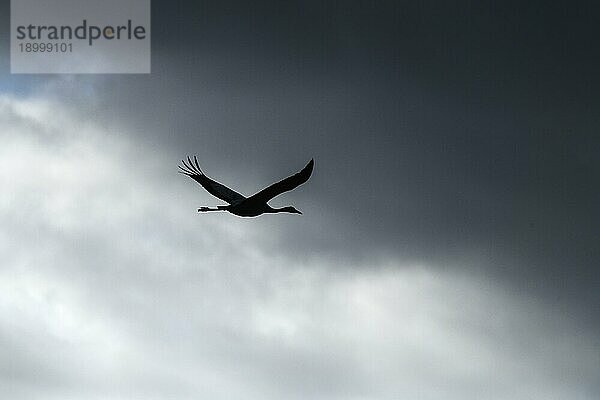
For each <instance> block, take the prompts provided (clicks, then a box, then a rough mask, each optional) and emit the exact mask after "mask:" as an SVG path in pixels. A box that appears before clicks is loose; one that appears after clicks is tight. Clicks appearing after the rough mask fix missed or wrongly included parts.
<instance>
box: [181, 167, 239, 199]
mask: <svg viewBox="0 0 600 400" xmlns="http://www.w3.org/2000/svg"><path fill="white" fill-rule="evenodd" d="M187 161H188V162H187V163H186V162H185V160H181V162H182V163H183V167H182V166H181V165H179V169H180V170H181V171H179V172H181V173H182V174H185V175H187V176H189V177H190V178H192V179H193V180H195V181H196V182H198V183H199V184H200V185H202V187H203V188H204V189H206V191H207V192H208V193H210V194H212V195H213V196H215V197H217V198H219V199H221V200H223V201H226V202H227V203H229V204H233V203H237V202H239V201H242V200H245V199H246V197H244V196H243V195H241V194H239V193H238V192H236V191H235V190H231V189H229V188H228V187H227V186H225V185H223V184H221V183H219V182H217V181H215V180H212V179H210V178H209V177H208V176H206V175H204V172H202V170H201V169H200V165H199V164H198V159H197V158H196V156H194V162H192V160H190V158H189V157H188V158H187Z"/></svg>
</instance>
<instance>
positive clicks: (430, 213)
mask: <svg viewBox="0 0 600 400" xmlns="http://www.w3.org/2000/svg"><path fill="white" fill-rule="evenodd" d="M598 14H599V13H598V10H597V7H596V6H594V5H592V4H578V5H577V6H573V5H570V4H568V3H566V2H565V3H561V2H554V3H547V2H527V4H521V3H520V2H502V3H501V4H499V3H497V2H411V3H408V2H406V3H399V2H377V3H375V4H371V3H369V4H366V3H362V2H302V3H289V2H251V3H248V2H218V3H210V4H196V3H188V2H175V3H171V2H168V3H167V2H158V1H155V2H153V19H152V30H153V67H152V68H153V74H152V75H150V76H133V77H102V78H98V77H95V78H76V82H77V85H76V86H77V87H78V88H80V87H81V85H88V84H89V88H90V93H93V94H94V96H95V100H94V101H93V102H89V103H88V105H87V106H84V107H88V108H89V110H88V111H89V112H90V113H92V115H93V116H94V117H97V118H100V119H108V118H117V119H120V120H122V121H123V122H124V123H126V124H130V125H131V127H132V128H133V129H132V130H133V131H134V132H135V131H137V132H138V134H139V139H140V140H144V141H146V142H147V143H150V144H151V146H150V147H153V146H154V147H155V148H157V149H159V148H161V149H162V148H165V147H166V148H168V149H170V151H171V153H172V154H173V155H174V157H180V156H183V155H185V154H187V153H188V152H194V153H198V154H199V155H200V157H201V159H202V160H203V164H205V169H206V170H207V171H209V172H212V171H214V172H213V174H214V175H217V176H219V174H221V175H220V177H222V179H223V180H224V181H225V182H226V183H230V184H231V185H232V186H233V185H239V186H238V187H239V188H240V190H242V191H245V192H247V193H250V192H252V191H253V190H255V189H258V187H255V184H259V185H260V183H258V182H264V184H268V183H269V181H270V180H272V179H276V178H278V177H280V176H283V175H285V174H286V173H288V172H291V170H293V169H294V168H299V167H301V166H302V165H303V163H304V162H306V160H307V159H308V158H310V157H312V156H314V157H315V158H316V160H317V166H316V169H315V176H314V177H313V178H312V179H311V182H309V185H310V186H307V187H306V188H305V190H301V191H298V192H297V193H294V195H293V196H288V197H287V199H293V201H294V203H296V204H298V205H299V208H300V209H302V206H300V204H303V203H304V204H309V205H312V204H311V203H310V202H314V204H315V207H314V209H313V210H315V209H318V210H321V211H319V213H320V214H321V215H319V217H323V218H325V219H324V221H326V223H324V224H322V225H321V226H320V230H319V231H316V230H315V229H311V228H310V227H311V223H312V222H313V220H311V221H309V218H310V217H309V218H306V219H305V220H303V221H302V222H299V223H298V225H295V227H291V228H290V227H286V228H285V231H289V230H290V229H291V230H292V232H291V233H289V234H287V235H286V234H284V235H281V237H282V242H284V243H274V246H278V248H280V249H281V248H285V249H287V250H288V251H292V252H295V253H298V254H300V253H306V252H309V253H310V251H308V250H306V249H312V251H313V252H317V253H322V252H331V253H332V254H335V255H338V256H339V255H340V254H347V255H349V256H350V257H351V258H352V257H357V256H364V257H371V256H373V253H385V252H392V253H394V254H396V255H398V256H400V257H404V258H408V259H416V260H432V261H435V262H436V264H448V265H456V264H460V263H469V262H471V259H476V260H479V261H481V264H483V265H486V266H489V267H491V269H490V271H491V273H493V274H497V276H499V277H501V278H503V279H508V280H510V281H514V282H519V285H521V287H522V288H523V289H524V290H536V291H540V292H542V293H546V294H549V295H550V297H551V298H552V299H553V301H556V302H557V303H562V302H563V301H566V300H569V301H575V302H576V304H591V307H590V309H586V310H585V311H584V312H583V313H584V314H586V315H587V316H588V317H591V318H592V319H593V318H598V317H599V315H598V314H599V313H600V307H599V305H600V299H599V298H598V296H597V294H596V293H600V291H599V290H598V289H600V287H599V286H600V282H599V279H598V274H597V273H596V270H595V268H596V265H598V257H599V254H598V250H597V249H598V248H600V243H598V241H599V239H598V234H597V228H596V226H597V225H598V222H600V221H599V218H598V211H597V209H598V207H597V204H598V200H600V194H599V191H598V185H597V181H598V174H599V166H598V162H597V158H596V157H595V154H597V150H598V140H597V139H596V132H597V131H598V125H599V122H600V121H598V115H599V114H598V106H597V102H596V101H595V93H597V92H598V89H600V88H599V82H598V76H597V74H596V73H595V71H597V70H598V67H600V65H598V61H597V60H598V59H600V57H598V56H599V54H598V52H599V50H598V47H597V46H595V44H594V43H593V38H594V37H596V36H598V35H597V33H598V32H597V28H596V21H597V19H598V16H599V15H598ZM3 68H4V64H3ZM15 79H21V78H15ZM13 84H14V83H13ZM71 85H72V84H67V85H66V89H65V90H64V91H63V92H61V91H60V90H59V91H58V94H57V96H59V97H60V96H64V97H65V98H67V97H69V96H70V95H71V93H70V89H69V88H70V87H71ZM57 87H59V88H60V84H59V85H57V86H53V88H55V89H56V88H57ZM78 95H79V96H81V94H78ZM84 96H87V95H84ZM132 116H133V117H132ZM149 156H151V155H149ZM175 161H176V160H174V162H175ZM282 202H285V201H284V200H282ZM317 204H318V205H319V207H316V205H317ZM307 214H310V213H307ZM315 214H317V212H315V211H313V215H315ZM307 221H309V222H307ZM298 243H300V244H298Z"/></svg>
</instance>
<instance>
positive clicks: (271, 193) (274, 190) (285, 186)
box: [248, 159, 315, 203]
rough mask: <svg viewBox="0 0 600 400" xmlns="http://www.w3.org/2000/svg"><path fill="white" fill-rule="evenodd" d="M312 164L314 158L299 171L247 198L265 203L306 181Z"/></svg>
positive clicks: (310, 172) (313, 163)
mask: <svg viewBox="0 0 600 400" xmlns="http://www.w3.org/2000/svg"><path fill="white" fill-rule="evenodd" d="M314 165H315V160H314V159H311V160H310V161H309V162H308V164H306V167H304V168H302V170H301V171H300V172H297V173H295V174H294V175H292V176H288V177H287V178H285V179H283V180H281V181H279V182H276V183H274V184H272V185H271V186H268V187H266V188H264V189H263V190H261V191H260V192H258V193H256V194H254V195H252V196H250V197H248V199H252V200H258V201H261V202H265V203H266V202H267V201H269V200H271V199H272V198H273V197H275V196H278V195H280V194H281V193H284V192H288V191H290V190H292V189H295V188H296V187H298V186H300V185H302V184H303V183H304V182H306V181H307V180H308V178H310V175H311V174H312V170H313V167H314Z"/></svg>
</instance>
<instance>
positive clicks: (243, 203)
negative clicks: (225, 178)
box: [178, 156, 315, 217]
mask: <svg viewBox="0 0 600 400" xmlns="http://www.w3.org/2000/svg"><path fill="white" fill-rule="evenodd" d="M181 162H182V163H183V166H181V165H179V166H178V167H179V169H180V170H181V171H178V172H179V173H182V174H184V175H187V176H189V177H190V178H192V179H193V180H195V181H196V182H198V183H199V184H200V185H202V187H203V188H204V189H206V191H207V192H208V193H210V194H212V195H213V196H215V197H217V198H219V199H221V200H223V201H225V202H227V203H228V205H226V206H217V207H216V208H210V207H200V208H199V209H198V212H207V211H229V212H230V213H232V214H234V215H237V216H240V217H256V216H258V215H261V214H265V213H269V214H273V213H280V212H287V213H293V214H302V213H301V212H300V211H298V210H296V209H295V208H294V207H292V206H287V207H282V208H273V207H271V206H270V205H269V204H267V202H268V201H269V200H271V199H272V198H273V197H275V196H278V195H280V194H281V193H284V192H288V191H290V190H292V189H295V188H296V187H298V186H300V185H302V184H303V183H304V182H306V181H307V180H308V178H310V175H311V174H312V170H313V166H314V165H315V161H314V159H311V160H310V161H309V162H308V164H306V167H304V168H302V170H301V171H300V172H298V173H295V174H294V175H292V176H289V177H287V178H285V179H283V180H281V181H279V182H276V183H274V184H272V185H271V186H268V187H266V188H264V189H263V190H261V191H260V192H258V193H256V194H254V195H252V196H250V197H245V196H243V195H241V194H240V193H238V192H236V191H234V190H231V189H229V188H228V187H227V186H225V185H223V184H221V183H219V182H217V181H215V180H212V179H210V178H209V177H208V176H206V175H204V172H202V170H201V169H200V165H199V164H198V159H197V158H196V156H194V162H192V160H191V159H190V157H188V158H187V163H186V162H185V160H181Z"/></svg>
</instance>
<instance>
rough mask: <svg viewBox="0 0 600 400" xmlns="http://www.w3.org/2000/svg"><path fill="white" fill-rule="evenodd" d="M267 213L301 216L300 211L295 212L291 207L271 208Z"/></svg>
mask: <svg viewBox="0 0 600 400" xmlns="http://www.w3.org/2000/svg"><path fill="white" fill-rule="evenodd" d="M267 212H269V213H273V214H275V213H291V214H302V213H301V212H300V211H298V210H296V209H295V208H294V207H292V206H287V207H281V208H273V207H269V209H268V211H267Z"/></svg>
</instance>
